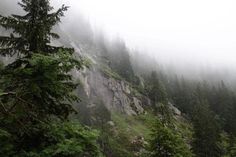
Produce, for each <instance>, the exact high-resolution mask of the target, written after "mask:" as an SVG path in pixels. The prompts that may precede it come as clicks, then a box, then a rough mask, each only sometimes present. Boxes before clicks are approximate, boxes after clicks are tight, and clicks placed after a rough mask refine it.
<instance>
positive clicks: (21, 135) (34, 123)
mask: <svg viewBox="0 0 236 157" xmlns="http://www.w3.org/2000/svg"><path fill="white" fill-rule="evenodd" d="M19 5H20V6H21V7H22V8H23V9H24V11H25V12H26V14H25V15H12V16H9V17H4V16H0V26H2V27H3V28H5V29H6V30H8V31H9V32H11V33H10V36H0V55H1V56H8V57H12V58H13V62H11V63H9V64H8V65H5V66H4V67H3V68H2V69H1V70H0V88H1V90H0V139H7V140H5V142H6V143H3V142H2V141H0V146H1V148H0V152H1V151H2V150H3V149H4V151H6V152H7V153H8V154H9V155H7V154H6V156H16V157H17V156H22V157H23V156H24V157H25V156H62V157H63V156H66V157H68V156H71V157H72V156H76V155H78V156H80V154H83V153H82V152H83V150H90V153H91V154H90V153H89V152H86V154H87V155H90V156H98V149H97V148H96V144H95V143H94V141H95V140H94V139H95V136H94V135H93V134H92V133H91V134H89V133H88V135H86V134H87V132H86V131H85V130H84V131H83V132H82V133H81V135H79V134H78V131H77V130H76V129H74V127H76V126H75V125H74V124H71V125H70V126H69V127H68V126H67V125H64V124H63V123H64V121H65V120H67V119H68V116H69V114H70V113H72V112H75V110H74V109H73V107H72V105H71V104H72V103H73V102H75V101H78V100H79V98H78V97H77V96H76V95H74V93H73V91H74V90H75V89H76V87H77V85H76V84H75V83H74V82H73V78H72V75H71V70H73V69H75V68H76V69H78V70H79V69H81V68H82V66H83V65H84V61H83V60H81V59H75V55H74V54H73V52H74V51H73V49H71V48H64V47H56V46H52V45H50V42H51V40H52V39H53V38H59V36H58V35H57V34H56V33H53V32H52V28H53V27H54V26H55V25H56V24H58V22H60V18H61V17H62V16H64V12H65V11H66V10H67V9H68V7H66V6H64V5H63V6H62V7H61V8H60V9H58V10H57V11H56V12H53V7H51V6H50V4H49V0H22V2H21V3H19ZM54 121H59V122H58V123H56V126H55V125H54V124H52V123H53V122H54ZM52 128H55V129H54V130H51V129H52ZM80 128H81V127H78V129H80ZM60 130H61V132H60ZM50 131H51V132H50ZM63 131H64V132H65V133H66V132H69V131H71V132H69V133H68V136H66V135H65V136H64V133H63ZM82 134H85V135H84V137H82V136H83V135H82ZM80 138H83V140H85V141H86V142H87V143H86V142H84V144H85V145H82V144H81V145H80V144H79V142H78V141H80V140H81V139H80ZM45 140H48V141H47V142H48V143H47V142H46V143H45ZM90 141H91V142H90ZM57 144H58V145H57ZM89 144H91V145H89ZM90 146H93V148H94V150H93V148H92V147H91V148H92V149H91V148H90ZM44 148H45V149H47V150H44ZM67 148H70V149H71V151H70V152H68V151H67V150H66V149H67ZM95 149H96V150H95ZM10 150H11V151H10ZM55 150H57V151H56V153H58V154H55V152H54V151H55ZM40 151H42V152H40ZM48 151H49V152H48ZM35 152H36V154H34V153H35ZM46 152H48V153H49V155H45V154H44V153H46ZM60 152H61V153H60ZM41 153H43V154H41ZM94 153H95V154H96V155H95V154H94ZM21 154H22V155H21ZM37 154H38V155H37ZM81 156H84V155H81Z"/></svg>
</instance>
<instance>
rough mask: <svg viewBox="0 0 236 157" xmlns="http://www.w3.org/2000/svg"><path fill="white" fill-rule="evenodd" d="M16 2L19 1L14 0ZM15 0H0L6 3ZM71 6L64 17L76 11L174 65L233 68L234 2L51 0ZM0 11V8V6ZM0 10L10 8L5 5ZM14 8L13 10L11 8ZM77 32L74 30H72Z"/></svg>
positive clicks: (235, 38) (235, 54)
mask: <svg viewBox="0 0 236 157" xmlns="http://www.w3.org/2000/svg"><path fill="white" fill-rule="evenodd" d="M18 1H19V0H18ZM10 2H11V3H15V2H16V0H11V1H9V0H1V3H3V4H6V5H7V7H11V6H13V4H11V3H10ZM52 2H53V3H54V5H56V6H58V4H62V3H65V4H66V5H69V6H71V8H70V10H69V12H68V13H67V14H66V16H67V17H66V18H68V17H70V21H68V20H67V22H69V24H73V25H76V23H78V22H79V21H78V20H77V19H73V18H71V17H73V16H74V14H79V13H82V14H83V16H84V17H85V19H88V20H89V21H90V22H91V24H92V25H93V26H94V27H96V28H99V29H102V30H103V31H104V32H105V33H106V34H107V35H108V36H109V37H111V38H113V37H117V36H119V37H121V38H123V39H124V40H125V41H126V43H127V45H128V47H129V48H138V49H141V50H144V51H143V52H144V53H149V54H151V55H152V56H153V57H156V58H158V59H159V60H164V61H165V62H167V63H169V62H173V63H176V64H181V63H183V66H185V65H186V63H192V64H195V65H200V64H201V65H204V64H207V65H208V66H209V65H210V66H212V67H231V68H232V67H233V68H235V69H236V9H235V8H236V1H235V0H52ZM2 11H3V10H2ZM4 11H5V12H7V11H11V10H9V9H5V10H4ZM13 11H14V10H13ZM78 31H79V30H78Z"/></svg>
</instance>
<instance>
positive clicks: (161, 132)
mask: <svg viewBox="0 0 236 157" xmlns="http://www.w3.org/2000/svg"><path fill="white" fill-rule="evenodd" d="M150 144H151V147H150V151H151V155H150V156H151V157H191V156H193V154H192V152H191V151H190V148H189V147H188V146H187V144H186V143H185V142H184V140H183V139H182V138H181V136H180V135H179V134H178V133H176V132H173V131H172V130H171V129H170V128H168V127H166V126H165V125H163V124H162V123H161V122H159V121H158V120H157V123H156V124H155V126H154V129H153V133H152V140H151V141H150Z"/></svg>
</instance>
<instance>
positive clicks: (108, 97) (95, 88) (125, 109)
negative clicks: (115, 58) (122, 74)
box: [76, 67, 149, 115]
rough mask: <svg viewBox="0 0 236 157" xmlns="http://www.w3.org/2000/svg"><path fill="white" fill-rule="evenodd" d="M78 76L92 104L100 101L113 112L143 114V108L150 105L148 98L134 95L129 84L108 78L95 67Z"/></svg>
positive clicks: (79, 73) (78, 73)
mask: <svg viewBox="0 0 236 157" xmlns="http://www.w3.org/2000/svg"><path fill="white" fill-rule="evenodd" d="M76 76H77V78H79V80H80V82H81V83H82V84H83V88H84V91H85V93H86V95H87V97H88V99H89V101H90V104H96V102H97V101H100V102H102V103H103V104H104V105H105V107H106V108H107V109H108V110H110V111H111V112H112V111H114V112H119V113H124V114H127V115H137V114H142V113H144V108H143V107H144V106H145V105H147V104H148V103H149V101H148V99H147V98H146V99H145V98H138V97H136V96H135V95H134V94H132V92H131V91H132V88H131V87H130V85H129V84H128V83H127V82H125V81H123V80H117V79H115V78H112V77H109V76H106V75H105V74H103V73H102V72H101V71H99V70H98V69H97V68H95V67H93V68H91V69H85V70H84V71H83V72H77V74H76Z"/></svg>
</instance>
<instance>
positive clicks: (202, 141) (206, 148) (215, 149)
mask: <svg viewBox="0 0 236 157" xmlns="http://www.w3.org/2000/svg"><path fill="white" fill-rule="evenodd" d="M192 121H193V126H194V141H193V150H194V153H195V154H196V155H197V156H199V157H218V156H219V157H220V156H221V154H222V150H221V148H220V143H221V139H220V126H219V123H218V122H217V120H216V119H215V116H214V113H213V112H212V111H210V109H209V105H208V103H207V101H204V100H199V101H198V104H196V106H195V107H194V111H193V120H192Z"/></svg>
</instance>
